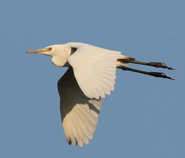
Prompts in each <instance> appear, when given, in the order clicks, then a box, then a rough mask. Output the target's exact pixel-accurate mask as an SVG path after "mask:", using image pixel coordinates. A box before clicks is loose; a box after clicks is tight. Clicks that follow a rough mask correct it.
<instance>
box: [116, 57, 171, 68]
mask: <svg viewBox="0 0 185 158" xmlns="http://www.w3.org/2000/svg"><path fill="white" fill-rule="evenodd" d="M118 61H121V62H125V63H133V64H140V65H148V66H153V67H156V68H166V69H169V70H174V69H172V68H171V67H168V66H166V64H165V63H162V62H149V63H148V62H142V61H135V59H134V58H129V59H118Z"/></svg>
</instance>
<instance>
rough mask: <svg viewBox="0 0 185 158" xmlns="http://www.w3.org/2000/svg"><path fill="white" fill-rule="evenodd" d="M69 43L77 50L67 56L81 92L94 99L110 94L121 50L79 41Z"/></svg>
mask: <svg viewBox="0 0 185 158" xmlns="http://www.w3.org/2000/svg"><path fill="white" fill-rule="evenodd" d="M70 45H71V46H72V47H76V48H77V50H76V52H75V53H73V54H72V55H71V56H70V57H69V58H68V62H69V64H70V65H71V66H72V67H73V70H74V75H75V78H76V80H77V83H78V85H79V87H80V88H81V90H82V92H83V93H84V94H85V95H86V96H87V97H89V98H96V99H98V98H99V97H102V98H104V97H105V94H110V91H111V90H113V89H114V84H115V78H116V75H115V74H116V61H117V59H118V58H119V56H120V53H121V52H118V51H111V50H107V49H103V48H99V47H95V46H91V45H88V44H81V43H70ZM102 83H104V84H102Z"/></svg>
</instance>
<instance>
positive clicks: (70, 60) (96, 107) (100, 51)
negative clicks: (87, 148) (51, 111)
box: [27, 42, 172, 147]
mask: <svg viewBox="0 0 185 158" xmlns="http://www.w3.org/2000/svg"><path fill="white" fill-rule="evenodd" d="M27 53H39V54H45V55H49V56H52V59H51V61H52V63H53V64H54V65H56V66H59V67H69V68H68V70H67V71H66V73H65V74H64V75H63V76H62V77H61V78H60V79H59V81H58V91H59V96H60V112H61V118H62V123H63V128H64V133H65V136H66V139H67V141H68V143H69V144H71V143H72V144H73V145H74V146H77V144H79V145H80V146H81V147H82V146H83V142H85V143H86V144H88V143H89V139H92V138H93V133H94V131H95V129H96V124H97V123H98V116H99V112H100V109H101V103H102V101H103V98H104V97H105V94H110V92H111V91H112V90H114V84H115V78H116V68H120V69H122V70H128V71H134V72H139V73H143V72H144V71H140V70H135V69H131V68H127V67H126V66H128V65H127V63H135V64H143V65H149V66H155V67H162V68H168V69H172V68H170V67H167V66H166V65H164V64H163V63H154V64H153V63H151V64H150V63H144V62H137V61H135V59H134V58H130V57H127V56H124V55H121V52H119V51H113V50H108V49H104V48H99V47H96V46H92V45H89V44H84V43H76V42H70V43H66V44H60V45H51V46H48V47H46V48H43V49H37V50H31V51H28V52H27ZM144 74H147V75H151V76H155V77H163V78H169V79H171V78H170V77H168V76H166V75H165V74H163V73H156V72H144Z"/></svg>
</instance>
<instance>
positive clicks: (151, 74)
mask: <svg viewBox="0 0 185 158" xmlns="http://www.w3.org/2000/svg"><path fill="white" fill-rule="evenodd" d="M150 66H152V65H150ZM117 68H119V69H122V70H125V71H132V72H137V73H142V74H145V75H150V76H155V77H162V78H168V79H171V80H174V79H172V78H171V77H169V76H166V75H165V73H162V72H147V71H141V70H137V69H132V68H129V67H126V66H119V67H117Z"/></svg>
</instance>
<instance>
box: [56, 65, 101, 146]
mask: <svg viewBox="0 0 185 158" xmlns="http://www.w3.org/2000/svg"><path fill="white" fill-rule="evenodd" d="M58 91H59V95H60V112H61V117H62V123H63V128H64V133H65V136H66V139H67V141H68V143H69V144H71V143H73V145H74V146H77V144H79V145H80V146H81V147H82V146H83V142H85V143H86V144H88V143H89V138H90V139H92V138H93V133H94V131H95V129H96V124H97V123H98V116H99V113H100V109H101V103H102V100H103V99H102V98H99V99H90V98H88V97H87V96H85V95H84V93H83V92H82V91H81V89H80V87H79V86H78V84H77V82H76V79H75V77H74V74H73V69H72V67H70V68H68V70H67V72H66V73H65V74H64V75H63V76H62V77H61V78H60V80H59V81H58Z"/></svg>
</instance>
